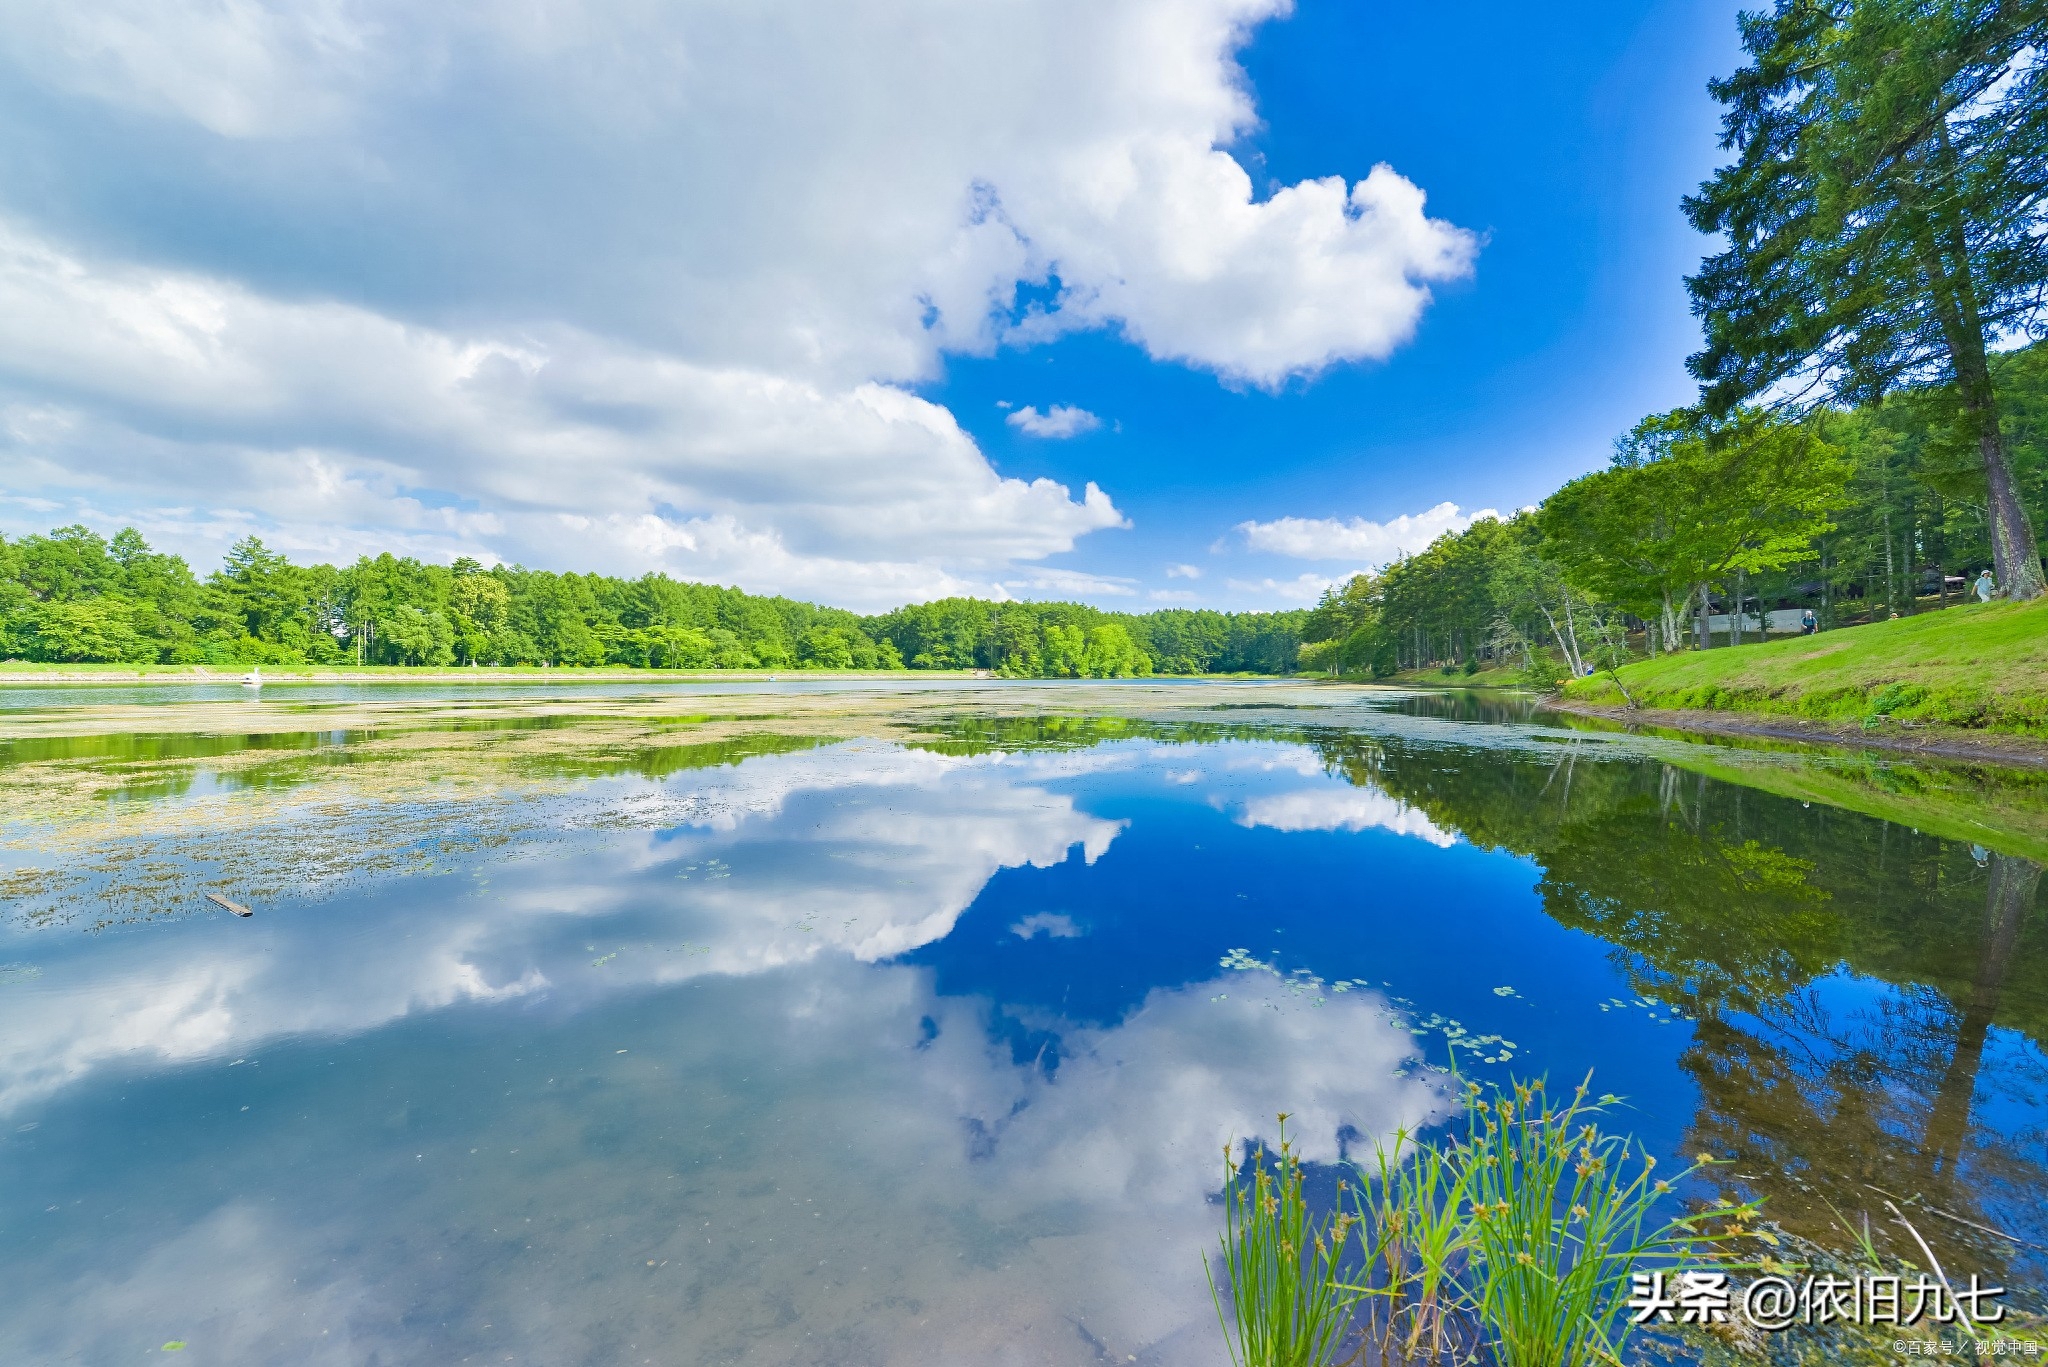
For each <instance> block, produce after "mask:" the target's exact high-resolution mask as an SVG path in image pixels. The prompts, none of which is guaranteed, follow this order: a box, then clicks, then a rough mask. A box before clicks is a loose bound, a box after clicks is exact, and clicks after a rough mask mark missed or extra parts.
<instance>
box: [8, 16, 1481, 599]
mask: <svg viewBox="0 0 2048 1367" xmlns="http://www.w3.org/2000/svg"><path fill="white" fill-rule="evenodd" d="M1285 9H1286V3H1285V0H1047V2H1046V3H1043V4H1038V5H1032V6H1009V7H1002V6H998V7H989V6H957V5H947V4H942V3H939V0H883V3H882V4H881V6H880V8H879V9H878V8H876V7H874V6H863V7H858V8H857V9H848V8H847V7H844V6H831V5H825V4H821V3H817V0H766V2H765V3H762V4H757V5H745V6H729V5H718V4H714V3H711V0H686V3H680V4H676V5H668V6H626V7H610V8H600V9H591V8H589V7H587V6H582V5H577V4H574V3H571V0H536V3H534V4H530V5H523V6H517V7H511V8H507V7H504V6H496V5H487V4H481V3H474V2H473V0H456V3H450V4H445V5H431V6H419V5H405V4H400V3H398V0H361V3H353V4H347V5H343V4H338V3H333V0H280V3H277V4H273V5H267V6H243V7H230V8H227V9H223V8H221V7H219V6H218V5H214V4H210V3H205V2H204V0H172V2H171V3H165V4H156V5H151V4H141V3H133V2H132V0H118V2H117V3H114V4H111V5H104V6H89V7H81V6H75V5H69V4H63V3H59V0H28V3H25V4H23V5H21V6H18V7H17V8H16V10H15V11H14V12H13V13H12V14H10V22H9V24H8V25H7V26H6V28H5V30H4V31H0V68H4V69H5V70H6V71H7V73H8V79H6V80H4V81H0V129H4V130H5V132H6V135H7V137H8V140H9V143H10V145H11V146H13V147H15V148H17V149H18V151H19V155H20V156H21V157H23V158H25V159H27V160H28V161H30V162H32V163H33V164H34V165H36V166H37V167H39V168H41V170H40V171H39V173H38V175H37V176H36V177H35V178H33V188H32V189H31V188H29V187H30V184H31V182H30V181H24V180H20V179H19V178H17V179H16V180H15V181H13V182H11V184H12V185H13V186H14V187H15V188H13V189H6V188H0V229H4V241H0V296H4V297H0V317H4V318H5V320H6V335H5V337H4V338H0V414H4V421H0V440H4V441H5V442H6V443H7V447H6V450H7V459H8V460H9V462H10V466H11V473H12V479H11V483H12V485H13V492H15V493H16V494H20V495H29V496H34V497H39V498H44V499H47V500H49V501H51V502H54V503H56V504H58V505H60V506H62V507H64V508H67V509H81V508H89V509H93V510H98V511H101V512H103V513H104V514H105V515H106V516H108V517H110V518H112V517H118V518H124V519H134V520H147V519H149V518H151V517H154V518H156V519H157V521H158V525H160V526H162V527H163V528H164V529H165V530H166V534H167V535H168V536H169V537H170V538H172V539H173V540H174V544H180V543H177V538H183V541H182V543H181V544H182V546H183V548H185V549H189V550H193V551H195V552H198V551H201V550H212V549H217V548H218V544H219V542H220V541H221V540H222V539H224V538H227V537H229V536H230V534H231V533H235V532H239V531H241V530H247V529H251V528H255V529H260V530H264V531H266V533H267V534H270V535H272V536H273V537H274V538H275V539H277V540H279V541H280V542H281V543H282V544H284V545H287V546H289V547H292V548H294V549H302V550H305V551H309V552H319V553H332V552H331V551H329V550H327V549H326V548H333V550H334V551H346V550H352V549H355V548H359V547H366V546H371V545H377V546H383V545H397V546H399V547H401V548H403V549H407V550H411V551H414V552H415V553H419V554H430V555H438V556H443V557H445V556H449V555H454V554H458V553H468V554H478V555H484V556H492V555H495V556H500V557H503V558H507V559H523V560H526V561H528V562H529V563H537V564H569V563H574V564H577V565H584V564H590V565H595V566H597V567H600V568H609V569H630V568H655V567H659V568H667V569H670V570H673V571H675V572H678V573H684V574H691V575H699V576H704V577H714V578H724V579H728V580H738V581H741V582H744V583H746V584H747V585H748V586H749V587H756V588H768V589H780V590H784V591H790V592H805V593H813V594H817V595H820V596H825V597H830V598H833V599H835V600H838V601H845V602H851V603H855V604H857V605H858V604H867V603H878V602H883V601H888V600H892V599H894V600H901V599H903V598H910V597H929V596H933V595H936V594H941V593H950V592H962V591H989V586H990V585H992V584H993V583H994V582H996V581H997V580H998V579H999V578H1000V577H1001V575H1002V574H1003V573H1005V572H1007V571H1008V570H1009V569H1011V568H1013V567H1014V566H1015V565H1017V564H1018V563H1020V562H1031V561H1036V560H1039V559H1042V558H1044V557H1046V556H1050V555H1054V554H1057V553H1059V552H1061V551H1063V550H1066V549H1068V548H1069V547H1071V546H1072V545H1073V543H1074V541H1075V539H1076V538H1077V537H1080V536H1083V535H1085V534H1086V533H1087V532H1088V531H1090V530H1093V529H1096V528H1100V527H1107V526H1114V525H1117V524H1118V522H1120V520H1121V518H1120V516H1119V515H1118V513H1117V511H1116V509H1115V507H1114V504H1113V503H1112V501H1111V499H1110V498H1109V496H1108V495H1107V494H1105V493H1102V492H1101V491H1099V490H1096V489H1094V488H1093V487H1092V486H1088V487H1084V488H1082V489H1080V490H1078V491H1076V490H1072V489H1069V488H1064V487H1062V486H1060V485H1058V484H1054V483H1051V482H1049V481H1043V480H1040V481H1022V480H1015V479H1005V478H1002V477H1000V476H999V475H998V474H997V473H996V472H995V471H994V470H993V469H992V468H991V467H990V466H989V464H988V462H987V460H986V459H985V457H984V456H983V454H982V453H981V452H980V451H979V450H978V449H977V448H976V446H975V444H974V443H973V442H972V440H971V439H969V438H968V437H967V436H966V435H965V434H964V433H963V432H962V431H961V430H960V429H959V427H958V425H957V424H956V423H955V422H954V420H953V417H952V415H951V414H950V413H948V412H947V411H946V410H945V409H943V408H941V407H938V406H936V405H933V404H930V403H927V402H925V401H923V400H920V399H918V398H916V397H914V395H913V394H912V393H911V392H910V390H909V386H910V385H912V384H914V383H917V382H920V381H924V380H928V379H930V378H932V377H933V376H934V375H936V374H937V373H938V368H939V366H940V363H941V360H942V358H943V357H944V356H945V355H946V354H947V353H949V352H952V353H987V352H989V351H990V350H992V349H993V348H995V347H998V346H1001V345H1005V344H1028V343H1030V342H1032V341H1034V340H1036V339H1041V338H1048V337H1052V336H1056V335H1059V334H1061V333H1064V332H1068V331H1071V330H1074V329H1077V328H1107V329H1112V330H1116V331H1119V332H1121V333H1122V334H1123V335H1124V336H1126V337H1128V338H1129V339H1130V340H1131V341H1132V342H1133V343H1135V344H1136V345H1138V346H1140V347H1142V348H1144V349H1145V350H1146V351H1147V353H1148V354H1150V355H1152V356H1154V357H1155V358H1158V359H1161V360H1167V361H1174V362H1180V363H1185V364H1188V365H1193V366H1197V367H1201V368H1204V369H1207V370H1210V371H1213V372H1215V373H1217V374H1218V375H1220V376H1222V377H1224V378H1225V379H1227V380H1229V381H1231V382H1233V383H1245V384H1253V385H1264V386H1274V385H1278V384H1281V383H1283V382H1285V381H1286V380H1287V379H1288V378H1290V377H1293V376H1299V375H1308V374H1314V373H1315V372H1317V371H1319V370H1321V369H1323V368H1325V367H1327V366H1330V365H1332V364H1337V363H1340V362H1344V361H1349V360H1358V359H1369V358H1374V357H1381V356H1384V355H1386V354H1387V353H1388V352H1389V351H1390V350H1391V349H1392V348H1393V347H1395V346H1398V345H1399V344H1400V342H1401V341H1402V340H1403V339H1404V338H1406V337H1407V336H1408V335H1410V334H1411V333H1412V331H1413V329H1414V328H1415V326H1416V323H1417V320H1418V318H1419V316H1420V314H1421V312H1422V310H1423V309H1424V307H1425V306H1426V304H1427V301H1428V298H1429V287H1430V285H1431V284H1432V283H1433V282H1436V281H1440V280H1445V279H1449V278H1452V277H1455V276H1457V275H1459V274H1461V273H1462V272H1464V271H1465V270H1466V269H1467V268H1468V265H1469V261H1470V259H1471V255H1472V252H1473V248H1474V243H1473V239H1472V238H1471V237H1470V236H1469V235H1467V234H1465V233H1463V232H1462V231H1460V230H1458V229H1456V228H1454V227H1451V226H1449V225H1447V224H1444V223H1442V222H1440V221H1438V220H1435V219H1431V218H1429V217H1428V215H1427V214H1426V212H1425V210H1424V203H1423V195H1422V192H1421V190H1420V189H1419V188H1417V187H1416V186H1414V185H1412V184H1411V183H1409V182H1408V181H1406V180H1404V179H1402V178H1401V177H1400V176H1399V175H1398V174H1397V173H1395V172H1394V171H1392V170H1390V169H1388V168H1386V167H1383V166H1382V167H1378V168H1375V169H1373V170H1372V171H1371V172H1370V173H1369V174H1367V175H1366V176H1365V177H1364V179H1362V180H1358V181H1356V182H1349V181H1347V180H1345V179H1344V178H1342V177H1339V176H1334V175H1333V176H1329V177H1326V178H1324V179H1317V180H1307V181H1303V182H1301V183H1299V184H1296V185H1291V186H1282V187H1280V188H1279V189H1278V190H1277V191H1276V192H1274V193H1272V194H1270V195H1264V196H1256V197H1255V195H1254V193H1253V187H1252V185H1251V181H1250V178H1249V177H1248V176H1247V175H1246V173H1245V171H1244V169H1243V168H1242V167H1241V166H1240V165H1239V164H1238V162H1237V161H1235V160H1234V159H1233V158H1232V157H1231V155H1230V154H1229V153H1228V152H1226V151H1224V150H1221V149H1223V148H1225V147H1227V146H1229V145H1230V143H1231V141H1232V140H1233V139H1234V138H1235V137H1237V136H1238V135H1239V134H1240V133H1242V132H1243V131H1245V130H1247V129H1249V128H1251V127H1253V126H1255V124H1256V112H1255V110H1254V107H1253V105H1252V101H1251V92H1250V90H1249V87H1248V85H1247V83H1246V82H1245V80H1244V78H1243V73H1242V71H1241V70H1240V69H1239V67H1238V66H1237V63H1236V60H1235V54H1236V53H1237V52H1238V50H1239V49H1240V48H1241V47H1242V46H1243V44H1244V43H1245V42H1246V41H1247V40H1248V37H1249V34H1250V32H1251V30H1252V28H1253V27H1254V26H1256V25H1257V24H1259V23H1262V22H1264V21H1266V20H1268V19H1271V18H1274V17H1275V16H1277V15H1280V14H1282V13H1284V11H1285ZM909 34H914V35H915V37H916V41H905V36H906V35H909ZM108 128H117V129H118V130H119V136H118V137H108V136H105V135H104V130H106V129H108ZM735 129H743V130H745V136H743V137H738V136H734V130H735ZM1023 286H1030V287H1032V293H1031V297H1032V298H1033V299H1035V300H1038V301H1040V302H1036V303H1031V304H1028V305H1027V304H1024V303H1022V302H1020V298H1021V296H1020V288H1021V287H1023ZM1030 411H1032V412H1034V413H1035V412H1036V410H1035V409H1034V410H1030ZM1062 414H1071V415H1074V416H1067V417H1062V416H1061V415H1062ZM1016 416H1018V417H1021V416H1022V415H1021V414H1018V415H1016ZM1085 416H1086V415H1085V414H1082V412H1081V410H1078V409H1063V408H1059V407H1054V408H1052V409H1050V410H1048V411H1047V412H1045V413H1043V414H1039V415H1038V421H1040V422H1041V423H1046V424H1052V425H1053V426H1055V427H1057V426H1059V425H1061V424H1063V423H1064V424H1076V423H1079V422H1081V420H1082V418H1083V417H1085ZM1022 425H1023V424H1021V423H1020V426H1022ZM1073 430H1075V431H1078V430H1081V429H1080V428H1079V427H1078V426H1076V427H1074V429H1073ZM1050 434H1051V433H1048V435H1050Z"/></svg>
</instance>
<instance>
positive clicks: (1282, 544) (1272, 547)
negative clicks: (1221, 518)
mask: <svg viewBox="0 0 2048 1367" xmlns="http://www.w3.org/2000/svg"><path fill="white" fill-rule="evenodd" d="M1499 516H1500V514H1499V513H1498V512H1497V511H1495V510H1494V509H1492V508H1481V509H1479V510H1478V511H1476V512H1471V513H1467V512H1464V511H1462V510H1461V509H1460V508H1459V507H1458V505H1457V504H1455V503H1449V502H1446V503H1439V504H1437V505H1436V506H1435V507H1434V508H1429V509H1425V510H1424V511H1422V512H1419V513H1403V514H1402V515H1401V516H1399V517H1396V518H1389V519H1388V520H1387V521H1385V522H1370V521H1368V520H1366V519H1365V518H1362V517H1354V518H1352V519H1351V520H1350V521H1349V522H1346V521H1344V520H1342V519H1340V518H1334V517H1283V518H1278V519H1275V520H1274V521H1272V522H1240V523H1238V524H1237V530H1238V531H1240V532H1243V533H1244V539H1245V544H1246V545H1248V546H1250V547H1251V548H1252V549H1253V550H1255V551H1268V552H1271V553H1272V554H1274V555H1287V556H1292V557H1294V558H1295V559H1297V560H1358V561H1363V562H1364V563H1366V564H1367V565H1369V566H1371V567H1373V568H1375V569H1376V568H1378V567H1379V566H1381V565H1384V564H1386V563H1387V562H1388V561H1390V560H1393V559H1395V558H1396V557H1398V556H1402V555H1413V554H1414V553H1415V552H1417V551H1420V550H1422V549H1424V548H1425V547H1427V546H1428V545H1429V543H1430V542H1432V541H1434V540H1436V539H1437V538H1438V537H1439V536H1442V535H1443V534H1444V533H1445V532H1461V531H1463V530H1465V528H1467V527H1469V526H1471V525H1472V524H1473V523H1474V522H1477V521H1479V520H1480V519H1481V518H1488V517H1493V518H1497V517H1499Z"/></svg>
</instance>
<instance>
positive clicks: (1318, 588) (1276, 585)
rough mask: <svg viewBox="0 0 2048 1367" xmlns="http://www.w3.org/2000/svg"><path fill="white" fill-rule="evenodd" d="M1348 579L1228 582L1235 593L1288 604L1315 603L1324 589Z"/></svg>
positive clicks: (1317, 577)
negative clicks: (1273, 599) (1274, 599)
mask: <svg viewBox="0 0 2048 1367" xmlns="http://www.w3.org/2000/svg"><path fill="white" fill-rule="evenodd" d="M1362 572H1363V571H1361V573H1362ZM1348 578H1350V576H1349V575H1338V576H1336V577H1335V578H1331V577H1329V576H1327V575H1321V574H1298V575H1296V576H1295V577H1294V578H1292V579H1270V578H1268V579H1232V580H1229V581H1227V582H1228V583H1229V586H1230V589H1231V591H1232V592H1233V593H1248V594H1254V595H1256V596H1258V597H1260V598H1278V599H1280V600H1281V601H1282V602H1287V603H1313V602H1315V601H1316V599H1318V598H1320V597H1322V596H1323V590H1324V589H1327V588H1330V587H1332V586H1334V585H1337V584H1341V583H1343V582H1344V581H1345V580H1346V579H1348Z"/></svg>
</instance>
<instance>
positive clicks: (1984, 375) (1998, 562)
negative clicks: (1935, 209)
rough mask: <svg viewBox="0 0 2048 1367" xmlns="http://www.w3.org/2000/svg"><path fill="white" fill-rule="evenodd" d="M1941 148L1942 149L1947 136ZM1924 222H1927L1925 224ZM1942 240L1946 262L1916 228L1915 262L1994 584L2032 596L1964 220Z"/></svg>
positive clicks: (2046, 586)
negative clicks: (1944, 365) (1964, 447)
mask: <svg viewBox="0 0 2048 1367" xmlns="http://www.w3.org/2000/svg"><path fill="white" fill-rule="evenodd" d="M1940 146H1941V149H1942V151H1943V152H1944V153H1945V152H1946V151H1947V150H1948V139H1947V137H1946V135H1945V134H1944V135H1943V136H1942V137H1941V138H1940ZM1928 226H1929V227H1931V226H1932V225H1928ZM1941 235H1942V237H1943V238H1945V239H1947V240H1946V242H1945V243H1944V244H1943V245H1945V246H1947V248H1948V249H1949V254H1952V255H1953V257H1954V260H1953V261H1952V262H1951V261H1945V260H1944V259H1943V256H1944V253H1943V252H1942V251H1941V250H1939V249H1938V248H1937V246H1936V244H1935V241H1934V239H1933V234H1932V233H1931V232H1930V231H1927V230H1926V229H1925V228H1923V230H1922V232H1921V233H1920V234H1919V241H1920V251H1921V264H1922V265H1923V267H1924V268H1925V269H1926V272H1927V283H1928V287H1929V288H1928V293H1929V294H1930V296H1931V297H1932V302H1933V304H1934V312H1935V316H1936V318H1937V319H1938V320H1939V321H1940V323H1941V331H1942V336H1943V339H1944V340H1945V341H1946V342H1947V343H1948V353H1949V368H1950V369H1951V370H1952V371H1953V372H1954V373H1955V379H1956V391H1957V393H1958V394H1959V395H1960V396H1961V398H1962V402H1963V412H1964V414H1965V416H1966V417H1967V419H1968V420H1969V423H1970V426H1971V428H1972V430H1973V431H1974V432H1975V433H1976V436H1977V453H1978V455H1979V456H1981V457H1982V458H1983V461H1984V495H1985V496H1984V511H1985V513H1986V515H1987V516H1988V517H1989V519H1990V524H1991V527H1990V530H1991V559H1992V562H1993V563H1994V565H1995V566H1996V567H1997V570H1998V582H1999V583H2000V585H2001V586H2003V588H2004V589H2005V594H2006V597H2008V598H2010V599H2013V600H2015V601H2025V600H2027V599H2032V598H2038V597H2040V596H2041V595H2042V593H2044V592H2048V581H2044V579H2043V578H2042V574H2041V548H2040V545H2039V543H2038V542H2036V541H2035V540H2034V524H2033V523H2032V522H2031V521H2029V520H2028V518H2027V507H2026V504H2024V503H2022V502H2021V501H2020V496H2019V490H2018V489H2017V488H2016V487H2015V486H2014V484H2013V478H2012V467H2011V466H2010V465H2008V464H2007V463H2006V458H2005V438H2004V436H2003V435H2002V434H2001V433H2000V432H1999V430H1998V396H1997V394H1996V393H1995V392H1993V389H1992V386H1991V367H1990V365H1989V363H1988V362H1987V361H1986V360H1985V354H1984V321H1983V318H1982V316H1981V315H1980V313H1979V312H1978V308H1977V287H1976V281H1975V280H1973V279H1972V278H1971V275H1970V258H1969V251H1968V245H1967V244H1966V243H1965V242H1964V241H1963V225H1962V224H1961V223H1959V222H1955V221H1950V222H1947V223H1944V224H1942V225H1941Z"/></svg>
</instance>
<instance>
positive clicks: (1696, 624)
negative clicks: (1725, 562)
mask: <svg viewBox="0 0 2048 1367" xmlns="http://www.w3.org/2000/svg"><path fill="white" fill-rule="evenodd" d="M1699 591H1700V610H1699V612H1698V613H1697V614H1696V615H1695V616H1694V617H1693V619H1692V620H1693V636H1694V639H1696V640H1697V641H1698V642H1699V643H1700V649H1701V650H1705V649H1707V648H1708V647H1709V646H1711V645H1713V643H1714V638H1713V637H1712V635H1710V634H1709V633H1708V631H1707V612H1708V610H1709V609H1710V608H1711V607H1712V604H1710V603H1709V602H1708V601H1707V586H1706V585H1705V584H1701V585H1700V586H1699Z"/></svg>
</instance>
